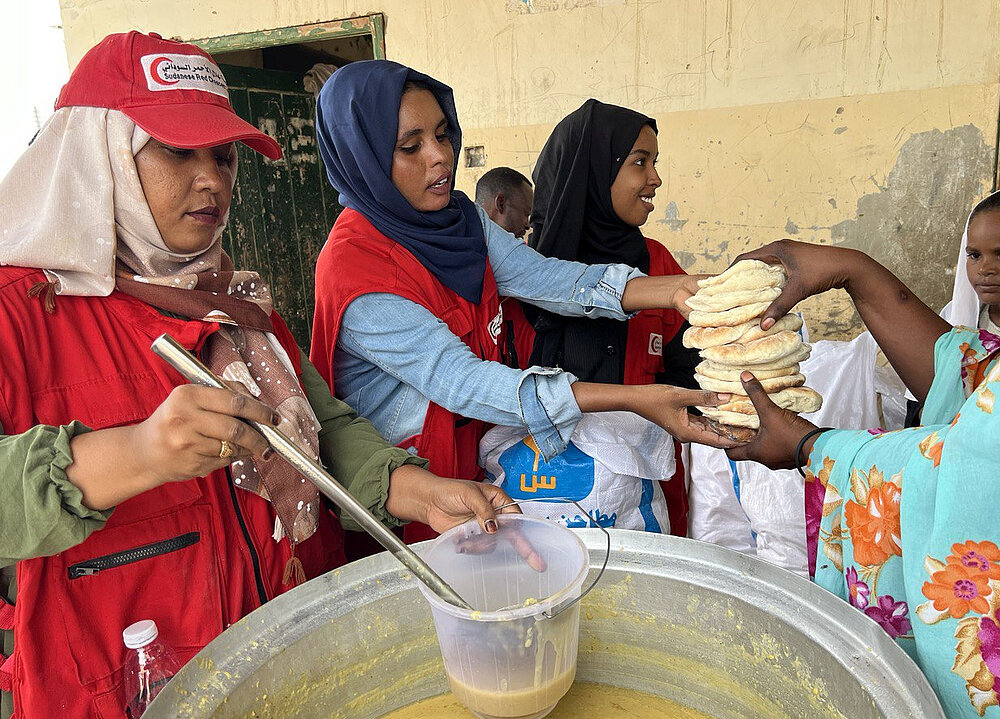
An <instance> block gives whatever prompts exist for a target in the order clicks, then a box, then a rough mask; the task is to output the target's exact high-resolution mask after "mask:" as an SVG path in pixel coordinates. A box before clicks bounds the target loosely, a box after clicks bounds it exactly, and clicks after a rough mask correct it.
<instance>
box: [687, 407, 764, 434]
mask: <svg viewBox="0 0 1000 719" xmlns="http://www.w3.org/2000/svg"><path fill="white" fill-rule="evenodd" d="M698 410H699V411H700V412H701V413H702V414H703V415H705V416H706V417H708V418H709V419H712V420H715V421H716V422H718V423H719V424H724V425H727V426H729V427H747V428H749V429H757V428H759V427H760V418H759V417H758V416H757V415H755V414H740V413H739V412H727V411H726V410H724V409H719V408H718V407H699V408H698Z"/></svg>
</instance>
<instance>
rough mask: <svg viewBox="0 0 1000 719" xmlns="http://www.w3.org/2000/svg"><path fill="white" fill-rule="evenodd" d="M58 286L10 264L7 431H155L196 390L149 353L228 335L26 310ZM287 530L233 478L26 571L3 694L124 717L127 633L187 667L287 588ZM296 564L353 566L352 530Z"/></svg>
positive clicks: (2, 381) (183, 324)
mask: <svg viewBox="0 0 1000 719" xmlns="http://www.w3.org/2000/svg"><path fill="white" fill-rule="evenodd" d="M44 279H45V278H44V276H43V275H42V273H41V272H38V271H35V270H25V269H22V268H13V267H3V268H0V306H2V307H3V311H2V312H0V347H2V348H3V361H2V365H0V367H2V370H0V424H2V426H3V431H4V432H5V433H7V434H18V433H21V432H24V431H26V430H28V429H30V428H31V427H32V426H34V425H37V424H49V425H62V424H68V423H69V422H70V421H72V420H80V421H82V422H83V423H84V424H86V425H87V426H89V427H90V428H92V429H95V430H96V429H104V428H108V427H114V426H119V425H127V424H132V423H135V422H139V421H141V420H144V419H146V418H147V417H148V416H149V415H150V414H152V412H153V410H155V409H156V407H157V406H159V404H160V403H161V402H162V401H163V400H164V399H165V398H166V396H167V394H168V393H169V392H170V391H171V390H172V389H173V388H174V387H176V386H178V385H181V384H183V383H184V380H183V378H182V377H181V376H180V375H179V374H177V373H176V372H175V371H174V370H173V369H172V368H171V367H169V366H168V365H167V364H166V363H164V362H163V361H161V360H160V359H159V358H157V357H156V356H155V355H153V354H152V353H151V352H150V350H149V346H150V343H151V342H152V341H153V339H155V338H156V337H157V336H158V335H160V334H162V333H163V332H168V333H170V334H171V335H173V337H174V338H176V339H177V340H178V341H179V342H180V343H181V344H183V345H184V346H185V347H187V348H188V349H191V350H194V351H198V350H200V349H201V348H202V347H203V345H204V344H205V341H206V339H207V338H208V337H209V336H210V335H211V334H212V333H213V332H215V331H216V330H217V329H218V326H217V325H214V324H209V323H205V322H189V321H183V320H176V319H171V318H168V317H164V316H163V315H161V314H159V313H158V312H157V311H156V310H155V309H153V308H152V307H150V306H148V305H145V304H143V303H141V302H139V301H138V300H136V299H134V298H132V297H128V296H127V295H123V294H121V293H118V292H115V293H113V294H112V295H111V296H109V297H106V298H88V297H57V298H56V311H55V313H54V314H49V313H47V312H45V309H44V305H43V303H42V302H40V301H38V300H36V299H28V298H27V292H28V289H29V288H30V287H31V286H32V285H34V284H35V283H36V282H39V281H42V280H44ZM273 320H274V329H275V334H276V336H277V337H278V339H279V340H280V341H281V343H282V345H283V346H284V347H285V349H286V351H287V352H288V355H289V356H290V357H291V358H293V361H297V358H298V349H297V347H296V345H295V342H294V340H293V339H292V337H291V335H290V334H289V332H288V330H287V328H286V327H285V325H284V323H283V322H282V321H281V320H280V318H278V317H277V315H274V316H273ZM296 369H298V367H296ZM50 501H58V498H56V497H51V498H50ZM274 519H275V517H274V513H273V512H272V511H271V505H270V504H269V503H268V502H266V501H264V500H263V499H261V498H260V497H258V496H256V495H254V494H251V493H249V492H245V491H243V490H236V489H235V488H234V486H233V484H232V483H231V482H230V481H229V478H228V476H227V473H226V471H224V470H220V471H217V472H214V473H213V474H211V475H209V476H207V477H201V478H196V479H191V480H188V481H186V482H177V483H170V484H165V485H162V486H160V487H157V488H156V489H153V490H150V491H148V492H145V493H143V494H141V495H139V496H137V497H134V498H132V499H130V500H128V501H126V502H123V503H122V504H121V505H119V506H118V507H116V508H115V510H114V512H113V513H112V515H111V518H110V519H109V520H108V523H107V525H106V526H105V527H104V528H103V529H101V530H99V531H97V532H94V533H93V534H91V535H90V536H89V537H88V538H87V539H86V540H84V541H83V542H81V543H80V544H78V545H76V546H74V547H72V548H70V549H68V550H66V551H64V552H62V553H61V554H57V555H55V556H52V557H39V558H36V559H29V560H25V561H22V562H19V563H18V565H17V606H16V608H15V609H14V612H13V622H12V624H13V627H12V628H13V630H14V653H13V654H12V656H11V657H10V659H9V660H8V661H6V662H5V664H4V667H3V668H4V669H5V670H6V671H5V672H3V673H2V674H0V682H5V683H9V684H10V685H12V691H13V694H14V704H15V717H30V718H31V719H36V718H38V719H40V718H42V717H46V718H47V717H52V718H55V717H59V719H91V718H92V717H101V718H102V719H108V718H114V719H122V718H123V717H124V716H125V714H124V709H123V707H124V706H125V696H124V692H123V690H122V667H123V665H124V661H125V652H126V650H125V647H124V645H123V643H122V635H121V633H122V629H124V628H125V627H126V626H128V625H129V624H131V623H133V622H135V621H138V620H140V619H153V620H155V621H156V623H157V625H158V626H159V628H160V636H161V637H162V638H163V640H164V641H165V642H166V643H169V644H170V645H171V646H173V647H174V649H176V650H177V652H178V654H179V655H180V659H181V660H182V661H187V660H188V659H190V658H191V657H192V656H193V655H194V654H195V653H196V652H197V651H198V650H200V649H201V648H202V647H203V646H205V645H206V644H207V643H208V642H210V641H211V640H212V639H214V638H215V637H216V636H217V635H218V634H220V633H221V632H222V631H223V630H224V629H226V628H227V627H228V626H230V625H231V624H233V623H234V622H236V621H237V620H239V619H240V618H241V617H243V616H244V615H246V614H247V613H248V612H250V611H252V610H253V609H255V608H257V607H258V606H260V605H261V604H262V603H263V602H264V601H266V600H267V599H270V598H272V597H274V596H276V595H277V594H280V593H281V592H283V591H285V590H287V589H288V588H289V587H288V586H285V585H283V584H282V583H281V578H282V572H283V569H284V567H285V563H286V561H287V560H288V558H289V556H290V553H289V547H288V541H287V540H283V541H282V542H281V543H276V542H275V541H274V540H273V539H271V533H272V531H273V529H274ZM34 529H35V531H45V528H42V527H39V528H34ZM148 545H154V551H153V554H154V555H155V556H151V557H148V558H144V559H140V560H135V559H134V558H133V559H132V561H127V559H128V558H123V557H119V558H118V559H117V561H115V562H113V564H114V565H115V566H110V567H108V568H103V569H101V570H100V571H98V572H95V571H93V570H92V569H88V566H87V565H88V563H89V562H91V560H94V559H95V558H105V557H108V556H109V555H116V554H117V553H119V552H125V551H126V550H130V549H134V548H138V547H146V546H148ZM296 556H298V557H299V558H300V559H301V560H302V562H303V565H304V567H305V569H306V573H307V576H310V577H312V576H316V575H318V574H320V573H322V572H323V571H327V570H328V569H331V568H333V567H334V566H336V565H337V564H339V563H341V562H342V557H343V553H342V538H341V534H340V528H339V525H337V524H336V523H335V521H334V520H333V519H332V517H331V518H322V519H321V522H320V530H319V531H318V532H317V533H316V534H315V535H313V537H311V538H310V539H309V540H307V541H306V542H304V543H302V544H300V545H299V547H297V549H296ZM0 606H2V603H0ZM3 615H4V612H2V611H0V621H2V618H3ZM3 628H11V627H3ZM0 661H2V659H0Z"/></svg>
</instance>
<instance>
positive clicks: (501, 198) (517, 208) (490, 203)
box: [476, 167, 534, 240]
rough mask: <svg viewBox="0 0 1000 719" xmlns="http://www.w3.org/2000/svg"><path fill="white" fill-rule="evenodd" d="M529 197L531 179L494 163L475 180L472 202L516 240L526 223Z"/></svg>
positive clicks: (530, 201)
mask: <svg viewBox="0 0 1000 719" xmlns="http://www.w3.org/2000/svg"><path fill="white" fill-rule="evenodd" d="M533 200H534V190H533V189H532V186H531V181H530V180H529V179H528V178H527V177H525V176H524V175H522V174H521V173H520V172H518V171H517V170H515V169H513V168H510V167H494V168H493V169H492V170H490V171H489V172H487V173H486V174H485V175H483V176H482V177H480V178H479V182H477V183H476V204H477V205H479V206H480V207H482V208H483V209H484V210H486V214H487V215H489V218H490V219H491V220H493V221H494V222H495V223H497V224H498V225H500V226H501V227H502V228H504V229H505V230H507V232H509V233H511V234H512V235H514V237H517V238H518V239H520V240H523V239H524V235H525V233H526V232H527V231H528V228H529V227H530V225H529V224H528V218H529V217H530V216H531V203H532V201H533Z"/></svg>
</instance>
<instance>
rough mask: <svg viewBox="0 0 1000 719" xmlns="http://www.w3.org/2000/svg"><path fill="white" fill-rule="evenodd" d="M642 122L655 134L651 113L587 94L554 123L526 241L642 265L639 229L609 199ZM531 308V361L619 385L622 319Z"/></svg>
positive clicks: (554, 251) (546, 251)
mask: <svg viewBox="0 0 1000 719" xmlns="http://www.w3.org/2000/svg"><path fill="white" fill-rule="evenodd" d="M646 125H649V126H650V127H651V128H653V132H656V122H655V121H654V120H653V119H652V118H650V117H647V116H645V115H642V114H640V113H638V112H635V111H634V110H629V109H627V108H624V107H618V106H617V105H606V104H604V103H603V102H598V101H597V100H593V99H591V100H587V101H586V102H585V103H583V105H582V106H581V107H580V108H579V109H578V110H576V111H574V112H572V113H570V114H569V115H567V116H566V117H564V118H563V119H562V120H561V121H560V122H559V124H558V125H556V127H555V129H554V130H553V131H552V134H551V135H550V136H549V139H548V140H547V141H546V142H545V146H544V147H543V148H542V151H541V153H540V154H539V155H538V160H537V162H536V163H535V171H534V173H532V179H533V180H534V182H535V201H534V205H533V207H532V211H531V230H532V232H531V239H530V244H531V246H532V247H534V248H535V249H536V250H538V251H539V252H540V253H542V254H543V255H546V256H548V257H557V258H559V259H562V260H575V261H578V262H585V263H587V264H595V263H611V262H621V263H624V264H627V265H632V266H633V267H637V268H639V269H640V270H642V271H643V272H648V271H649V249H648V248H647V247H646V240H645V238H644V237H643V235H642V232H640V230H639V228H638V227H633V226H632V225H629V224H626V223H625V222H623V221H622V220H621V219H619V217H618V215H617V214H616V213H615V210H614V207H613V206H612V204H611V185H612V183H614V181H615V178H616V177H617V176H618V171H619V170H620V169H621V168H622V165H623V164H624V162H625V159H626V157H627V156H628V154H629V152H631V150H632V146H633V145H635V141H636V139H637V138H638V137H639V132H640V131H641V130H642V128H643V127H644V126H646ZM532 314H533V315H534V316H529V319H530V320H531V321H532V323H533V324H534V325H535V332H536V335H535V346H534V350H533V352H532V355H531V363H532V364H539V365H542V366H548V367H551V366H559V367H562V368H563V369H565V370H567V371H569V372H572V373H573V374H575V375H576V376H577V377H579V378H580V379H581V380H584V381H588V382H610V383H615V384H621V383H622V381H623V379H624V375H625V344H626V338H627V336H628V326H627V323H626V322H619V321H618V320H611V319H600V320H591V319H586V318H571V317H561V316H559V315H554V314H552V313H549V312H544V311H541V310H537V311H535V312H534V313H532Z"/></svg>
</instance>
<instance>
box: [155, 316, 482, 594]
mask: <svg viewBox="0 0 1000 719" xmlns="http://www.w3.org/2000/svg"><path fill="white" fill-rule="evenodd" d="M150 349H152V351H153V352H154V353H155V354H157V355H158V356H160V357H162V358H163V359H164V360H165V361H166V362H167V364H169V365H170V366H171V367H173V368H174V369H175V370H177V371H178V372H180V373H181V374H182V375H184V378H185V379H187V380H188V381H189V382H191V383H193V384H201V385H206V386H208V387H219V388H225V387H226V385H224V384H223V383H222V380H220V379H219V378H218V377H216V376H215V375H214V374H213V373H212V371H211V370H210V369H208V367H206V366H205V365H204V364H202V363H201V362H200V361H199V360H198V358H197V357H195V356H194V355H193V354H191V353H190V352H188V351H187V350H186V349H185V348H184V347H182V346H181V345H180V344H179V343H178V342H177V340H175V339H174V338H173V337H171V336H170V335H168V334H163V335H160V336H159V337H157V338H156V339H155V340H154V341H153V344H152V346H151V347H150ZM245 421H246V422H248V423H249V424H251V425H253V427H254V429H256V430H257V431H258V432H260V433H261V434H262V435H264V437H265V438H266V439H267V441H268V444H270V445H271V448H272V449H273V450H274V451H275V452H277V453H278V454H279V455H281V456H282V457H283V458H284V459H285V460H286V461H287V462H288V463H289V464H291V465H292V466H293V467H295V469H296V470H298V471H299V472H301V473H302V474H303V475H304V476H305V477H307V478H308V479H310V480H311V481H312V483H313V484H315V485H316V487H317V489H319V491H320V492H322V493H323V494H325V495H326V496H327V497H329V498H330V500H331V501H332V502H333V503H334V504H336V505H337V506H338V507H340V508H341V509H342V510H343V511H345V512H347V514H349V515H350V516H351V518H352V519H354V521H356V522H357V523H358V524H360V525H361V526H362V527H363V528H364V530H365V531H366V532H368V534H370V535H371V536H373V537H374V538H375V540H376V541H377V542H378V543H379V544H381V545H382V546H383V547H385V548H386V549H387V550H389V552H391V553H392V555H393V556H395V557H396V559H398V560H399V561H400V562H402V563H403V565H404V566H405V567H406V568H407V569H409V570H410V571H411V572H413V573H414V574H415V575H416V577H417V579H419V580H420V581H421V582H423V583H424V584H426V585H427V588H428V589H430V590H431V591H432V592H434V593H435V594H436V595H438V596H439V597H441V599H443V600H444V601H446V602H448V603H449V604H454V605H455V606H456V607H461V608H462V609H468V610H471V609H472V607H471V606H469V603H468V602H466V601H465V600H464V599H462V597H460V596H459V594H458V592H456V591H455V590H454V589H452V588H451V585H449V584H448V583H446V582H445V581H444V580H443V579H441V577H439V576H438V575H437V573H436V572H435V571H434V570H433V569H431V568H430V567H429V566H428V565H427V562H425V561H424V560H422V559H421V558H420V557H418V556H417V555H416V553H415V552H414V551H413V550H412V549H410V548H409V547H407V546H406V545H405V544H403V542H402V541H401V540H400V539H399V537H397V536H396V535H395V534H393V533H392V532H391V531H389V529H387V528H386V527H385V525H383V524H382V523H381V522H380V521H378V519H376V517H375V515H373V514H372V513H371V512H370V511H368V508H367V507H365V506H363V505H362V504H361V503H360V502H358V500H356V499H355V498H354V497H353V496H351V494H350V493H349V492H348V491H347V490H346V489H344V488H343V487H342V486H341V484H340V482H338V481H337V480H335V479H334V478H333V477H331V476H330V475H329V474H328V473H327V472H326V470H325V469H323V468H322V467H321V466H320V465H319V464H318V463H317V462H316V461H315V460H314V459H313V458H312V457H310V456H309V455H307V454H305V453H304V452H303V451H302V450H301V449H299V448H298V446H297V445H296V444H295V443H293V442H292V441H291V440H290V439H288V437H286V436H285V435H284V434H282V433H281V432H279V431H278V430H277V429H275V428H274V427H272V426H270V425H266V424H262V423H260V422H254V421H252V420H245Z"/></svg>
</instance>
